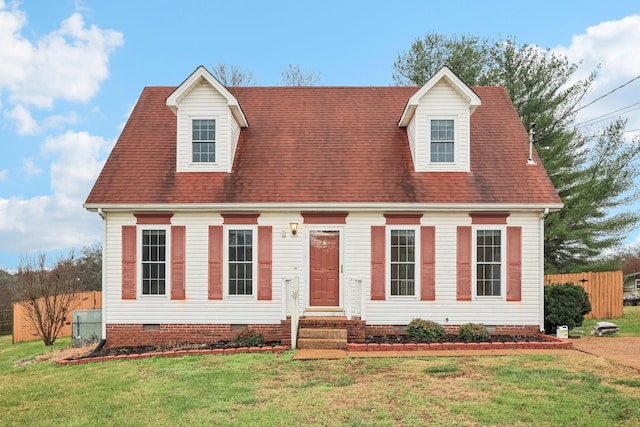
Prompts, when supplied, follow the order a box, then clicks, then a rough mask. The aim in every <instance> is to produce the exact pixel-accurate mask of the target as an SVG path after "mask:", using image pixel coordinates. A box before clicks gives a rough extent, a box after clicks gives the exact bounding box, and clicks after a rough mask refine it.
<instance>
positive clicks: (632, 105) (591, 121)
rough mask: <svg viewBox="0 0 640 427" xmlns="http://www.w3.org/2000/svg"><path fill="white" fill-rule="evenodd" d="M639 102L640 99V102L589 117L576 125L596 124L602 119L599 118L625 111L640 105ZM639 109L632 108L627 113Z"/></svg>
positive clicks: (578, 126)
mask: <svg viewBox="0 0 640 427" xmlns="http://www.w3.org/2000/svg"><path fill="white" fill-rule="evenodd" d="M638 104H640V101H639V102H636V103H633V104H631V105H627V106H626V107H622V108H618V109H617V110H614V111H610V112H608V113H605V114H603V115H601V116H597V117H593V118H591V119H589V120H585V121H584V122H580V123H578V124H576V127H577V128H580V127H584V126H588V125H592V124H594V123H597V122H599V121H601V120H599V119H603V118H606V117H607V116H611V115H613V114H615V113H617V112H620V111H624V110H626V109H628V108H631V107H635V106H636V105H638ZM637 109H640V107H636V108H631V109H630V110H628V111H625V113H630V112H631V111H635V110H637Z"/></svg>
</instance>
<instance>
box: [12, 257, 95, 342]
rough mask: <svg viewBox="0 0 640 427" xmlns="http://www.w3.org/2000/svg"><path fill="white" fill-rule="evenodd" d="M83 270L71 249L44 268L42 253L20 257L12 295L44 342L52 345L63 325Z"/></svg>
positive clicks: (45, 262)
mask: <svg viewBox="0 0 640 427" xmlns="http://www.w3.org/2000/svg"><path fill="white" fill-rule="evenodd" d="M82 276H83V272H82V269H81V268H79V264H78V262H77V260H76V259H75V258H74V255H73V253H71V254H70V255H69V256H67V257H63V258H60V259H59V260H58V262H57V263H56V264H55V266H54V267H53V268H51V269H49V268H47V260H46V256H45V254H40V256H39V257H38V258H37V259H36V258H28V257H24V258H23V259H22V260H21V261H20V266H19V267H18V273H17V274H16V277H15V281H14V290H13V294H14V298H15V299H16V301H18V303H19V304H21V305H22V306H23V307H24V309H25V317H26V320H27V321H28V322H29V323H31V325H33V327H34V329H35V330H36V331H37V334H38V336H39V337H40V339H41V340H42V341H43V342H44V345H47V346H49V345H53V343H54V342H55V341H56V338H57V337H58V334H59V333H60V330H61V329H62V327H63V326H64V325H65V322H66V319H67V314H68V313H69V311H70V310H72V309H73V307H71V305H72V303H73V300H74V297H75V294H76V293H77V292H79V291H80V289H81V287H82V283H83V277H82Z"/></svg>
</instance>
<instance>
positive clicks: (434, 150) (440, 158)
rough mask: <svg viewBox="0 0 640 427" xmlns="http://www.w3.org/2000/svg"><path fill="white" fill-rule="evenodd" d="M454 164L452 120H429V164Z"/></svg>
mask: <svg viewBox="0 0 640 427" xmlns="http://www.w3.org/2000/svg"><path fill="white" fill-rule="evenodd" d="M453 162H454V121H453V119H438V120H431V163H453Z"/></svg>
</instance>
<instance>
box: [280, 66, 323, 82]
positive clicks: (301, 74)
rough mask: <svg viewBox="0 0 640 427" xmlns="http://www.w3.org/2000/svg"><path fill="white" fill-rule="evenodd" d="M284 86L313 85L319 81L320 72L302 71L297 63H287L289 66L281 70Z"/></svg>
mask: <svg viewBox="0 0 640 427" xmlns="http://www.w3.org/2000/svg"><path fill="white" fill-rule="evenodd" d="M282 81H283V82H284V85H285V86H314V85H315V84H317V83H318V82H319V81H320V73H314V72H312V71H304V70H302V68H300V66H299V65H291V64H289V68H287V69H286V70H284V71H283V72H282Z"/></svg>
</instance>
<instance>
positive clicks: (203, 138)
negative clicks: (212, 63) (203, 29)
mask: <svg viewBox="0 0 640 427" xmlns="http://www.w3.org/2000/svg"><path fill="white" fill-rule="evenodd" d="M166 103H167V106H168V107H169V108H171V110H172V111H173V112H174V114H175V115H176V120H177V127H176V144H177V147H176V172H231V167H232V166H233V158H234V156H235V152H236V147H237V145H238V138H239V137H240V128H244V127H247V126H249V124H248V123H247V119H246V118H245V116H244V113H243V112H242V108H240V104H239V103H238V100H237V99H236V98H235V97H234V96H233V95H232V94H231V92H229V91H228V90H227V88H226V87H224V85H223V84H222V83H220V82H219V81H218V80H217V79H216V78H215V77H213V75H212V74H211V73H210V72H209V71H207V69H206V68H204V67H203V66H200V67H198V68H197V69H196V70H195V71H194V72H193V73H192V74H191V75H190V76H189V77H188V78H187V79H186V80H185V81H184V82H183V83H182V84H181V85H180V86H178V88H176V90H175V91H173V93H172V94H171V95H169V97H168V98H167V101H166Z"/></svg>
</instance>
